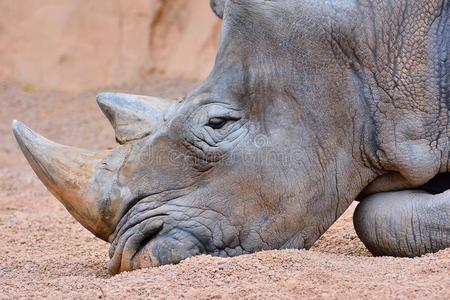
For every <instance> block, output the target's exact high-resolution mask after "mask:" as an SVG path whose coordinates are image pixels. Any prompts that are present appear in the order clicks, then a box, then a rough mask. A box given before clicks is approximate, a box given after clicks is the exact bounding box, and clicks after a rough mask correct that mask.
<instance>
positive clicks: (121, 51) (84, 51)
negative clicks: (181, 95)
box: [0, 0, 221, 92]
mask: <svg viewBox="0 0 450 300" xmlns="http://www.w3.org/2000/svg"><path fill="white" fill-rule="evenodd" d="M220 22H221V21H220V19H219V18H217V17H216V16H215V15H214V14H213V12H212V11H211V9H210V7H209V0H131V1H130V0H0V80H13V81H15V82H18V83H21V84H22V85H24V86H25V88H26V89H30V90H31V89H38V90H58V91H70V92H80V91H85V90H90V89H95V88H98V87H102V86H111V85H122V84H130V83H135V82H138V81H140V80H142V79H145V78H148V77H149V76H154V75H160V76H166V77H172V78H174V77H182V78H188V79H200V78H204V77H205V76H206V75H207V74H208V72H209V71H210V69H211V66H212V64H213V61H214V57H215V53H216V49H217V44H218V39H219V33H220V26H221V24H220Z"/></svg>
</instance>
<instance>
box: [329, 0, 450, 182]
mask: <svg viewBox="0 0 450 300" xmlns="http://www.w3.org/2000/svg"><path fill="white" fill-rule="evenodd" d="M358 3H359V4H358V5H357V6H355V7H354V8H353V10H351V11H349V12H348V14H349V15H350V16H351V19H352V22H351V24H352V26H348V28H344V29H345V30H344V33H342V32H340V33H339V34H337V33H332V40H333V44H332V47H333V49H334V51H335V53H336V56H337V57H338V59H340V60H341V62H343V63H344V64H346V65H347V66H348V72H349V73H350V74H351V78H352V83H353V90H354V92H355V94H357V98H358V100H357V101H358V104H359V106H360V108H361V109H362V111H363V114H362V118H363V124H364V125H363V127H364V130H363V131H362V132H363V136H362V138H363V139H364V142H363V143H362V145H363V147H364V151H363V152H364V161H365V164H366V165H367V166H368V167H370V168H371V169H373V170H374V171H376V172H377V173H378V174H379V176H383V175H386V174H390V175H389V176H393V175H394V174H395V176H396V177H397V178H398V180H397V181H398V182H400V183H401V188H408V187H416V186H420V185H422V184H424V183H426V182H427V181H429V180H430V179H431V178H433V177H434V176H435V175H436V174H437V173H439V172H446V171H447V165H448V152H449V141H448V136H449V135H448V134H449V131H448V128H449V127H448V125H449V118H448V111H449V103H448V102H449V96H448V95H449V93H448V88H449V85H448V75H447V74H448V72H447V71H448V60H447V59H446V57H448V45H449V39H448V36H449V33H448V32H449V30H448V28H449V21H448V20H449V18H448V10H449V2H448V1H442V0H440V1H438V0H434V1H419V0H417V1H360V2H358ZM347 18H348V16H347ZM340 23H342V21H340ZM443 57H445V58H443ZM385 188H386V189H388V190H389V189H391V188H392V187H389V185H386V186H385ZM395 188H398V187H395Z"/></svg>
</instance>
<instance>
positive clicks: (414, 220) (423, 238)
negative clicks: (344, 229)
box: [353, 190, 450, 257]
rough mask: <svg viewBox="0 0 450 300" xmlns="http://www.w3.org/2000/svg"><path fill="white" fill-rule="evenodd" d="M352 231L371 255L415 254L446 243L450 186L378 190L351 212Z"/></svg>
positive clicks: (448, 239)
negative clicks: (432, 191) (437, 189)
mask: <svg viewBox="0 0 450 300" xmlns="http://www.w3.org/2000/svg"><path fill="white" fill-rule="evenodd" d="M353 222H354V226H355V230H356V233H357V234H358V237H359V238H360V239H361V241H362V242H363V243H364V244H365V245H366V247H367V248H368V249H369V251H370V252H371V253H372V254H373V255H375V256H384V255H389V256H401V257H415V256H420V255H423V254H425V253H432V252H437V251H439V250H442V249H445V248H448V247H450V190H449V191H446V192H443V193H440V194H436V195H433V194H429V193H427V192H425V191H422V190H406V191H399V192H388V193H378V194H374V195H371V196H369V197H367V198H365V199H363V200H362V201H361V202H360V204H359V205H358V207H357V208H356V211H355V214H354V216H353Z"/></svg>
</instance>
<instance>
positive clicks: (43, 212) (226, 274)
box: [0, 78, 450, 299]
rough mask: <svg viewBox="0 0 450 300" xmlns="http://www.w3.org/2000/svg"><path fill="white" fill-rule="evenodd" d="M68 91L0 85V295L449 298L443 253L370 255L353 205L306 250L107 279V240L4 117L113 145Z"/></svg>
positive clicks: (170, 92)
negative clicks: (69, 203) (44, 175)
mask: <svg viewBox="0 0 450 300" xmlns="http://www.w3.org/2000/svg"><path fill="white" fill-rule="evenodd" d="M194 85H195V83H194V82H189V81H183V80H164V79H161V78H159V79H158V78H156V79H152V80H148V81H146V82H142V83H141V84H138V85H134V86H131V87H121V88H109V89H106V90H120V91H124V92H133V93H142V94H152V95H160V96H170V97H174V96H180V95H182V94H183V93H185V92H186V91H188V90H189V89H191V88H192V87H193V86H194ZM96 92H98V91H93V92H87V93H83V94H81V95H77V96H73V95H68V94H63V93H56V92H53V93H52V92H42V91H36V90H33V89H32V88H31V87H29V86H21V85H18V84H14V83H5V82H3V83H2V82H0V105H1V106H0V136H1V137H2V142H1V143H0V298H13V299H17V298H30V297H33V298H42V297H50V298H124V297H125V298H148V297H150V298H199V299H211V298H236V297H242V298H261V299H263V298H304V297H307V298H323V299H335V298H336V299H337V298H344V299H347V298H376V299H380V298H399V299H401V298H422V299H423V298H427V299H433V298H434V299H449V298H450V273H449V271H450V250H445V251H441V252H439V253H437V254H433V255H427V256H425V257H422V258H416V259H399V258H389V257H383V258H375V257H371V256H370V254H369V253H368V252H367V251H366V250H365V248H364V246H363V245H362V244H361V242H360V241H359V240H358V238H357V237H356V234H355V232H354V230H353V227H352V223H351V216H352V211H353V209H354V205H352V207H351V208H350V209H349V210H348V211H347V212H346V214H345V215H344V216H343V217H342V218H341V219H340V220H339V221H338V222H337V223H336V224H335V225H334V226H333V227H332V228H331V229H330V230H329V231H328V232H327V233H326V234H325V235H324V236H323V237H322V238H321V240H320V241H319V242H318V243H317V245H316V246H315V247H314V248H313V249H312V250H310V251H304V250H300V251H296V250H289V251H268V252H260V253H256V254H253V255H245V256H240V257H235V258H229V259H223V258H213V257H208V256H201V257H195V258H190V259H187V260H186V261H184V262H182V263H180V264H179V265H173V266H163V267H160V268H154V269H146V270H138V271H134V272H126V273H122V274H119V275H116V276H110V275H109V274H108V271H107V269H106V263H107V261H108V256H107V250H108V244H106V243H105V242H103V241H100V240H98V239H96V238H94V237H93V236H92V235H91V234H90V233H89V232H88V231H87V230H85V229H84V228H82V227H81V225H79V224H78V223H76V221H75V220H74V219H73V218H72V217H71V216H70V215H69V214H68V213H67V212H66V211H65V209H64V208H63V206H62V205H61V204H59V202H58V201H56V200H55V199H54V198H53V197H52V196H51V195H50V194H49V193H48V192H47V191H46V190H45V188H44V187H43V186H42V185H41V184H40V182H39V181H38V179H37V178H36V176H35V175H34V173H33V172H32V170H31V168H30V167H29V166H28V165H27V164H26V162H25V160H24V158H23V157H22V155H21V154H20V153H19V150H18V147H17V146H16V144H15V142H14V140H13V137H12V134H11V131H10V124H11V121H12V119H13V118H17V119H19V120H21V121H24V122H25V123H26V124H27V125H29V126H31V127H32V128H33V129H35V130H36V131H38V132H40V133H43V134H44V135H45V136H47V137H49V138H51V139H53V140H55V141H58V142H61V143H66V144H70V145H74V146H81V147H90V148H104V147H112V146H114V139H113V134H112V130H111V128H110V126H109V124H108V122H107V120H106V118H104V117H102V115H101V112H100V110H99V109H98V108H97V107H96V103H95V94H96Z"/></svg>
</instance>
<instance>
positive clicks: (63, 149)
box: [13, 121, 118, 240]
mask: <svg viewBox="0 0 450 300" xmlns="http://www.w3.org/2000/svg"><path fill="white" fill-rule="evenodd" d="M13 132H14V135H15V137H16V139H17V142H18V143H19V146H20V148H21V149H22V152H23V153H24V155H25V157H26V158H27V160H28V162H29V163H30V165H31V167H32V168H33V170H34V172H35V173H36V174H37V176H38V177H39V179H40V180H41V181H42V182H43V183H44V185H45V186H46V187H47V189H48V190H49V191H50V192H51V193H52V194H53V195H54V196H55V197H56V198H58V200H59V201H60V202H61V203H62V204H63V205H64V206H65V207H66V209H67V210H68V211H69V212H70V214H71V215H72V216H73V217H74V218H75V219H76V220H77V221H78V222H80V223H81V224H82V225H83V226H84V227H86V228H87V229H88V230H89V231H91V232H92V233H94V234H95V235H96V236H97V237H99V238H101V239H103V240H107V239H108V237H109V235H110V234H111V233H112V232H113V231H114V229H115V225H116V223H117V221H116V220H115V218H114V216H115V215H116V214H114V213H113V212H111V211H108V210H111V209H114V207H115V206H116V207H117V206H118V205H117V203H111V200H109V201H108V202H109V203H108V204H107V205H101V202H99V199H101V196H100V194H101V186H100V185H99V184H97V183H96V182H95V179H94V178H95V173H96V172H98V170H96V166H98V165H99V164H101V163H102V162H103V160H104V159H105V158H106V157H108V155H109V154H110V151H90V150H84V149H78V148H74V147H68V146H64V145H60V144H57V143H54V142H52V141H50V140H48V139H46V138H44V137H42V136H40V135H38V134H37V133H35V132H33V131H32V130H31V129H29V128H28V127H27V126H25V125H24V124H22V123H20V122H18V121H14V122H13ZM103 163H104V162H103ZM105 207H106V211H107V212H106V213H105Z"/></svg>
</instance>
